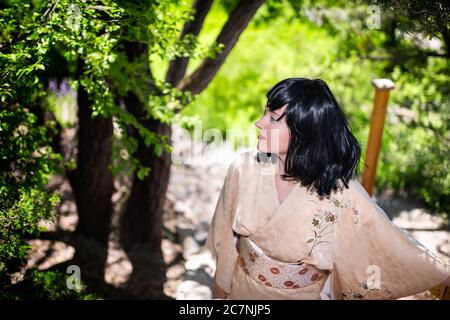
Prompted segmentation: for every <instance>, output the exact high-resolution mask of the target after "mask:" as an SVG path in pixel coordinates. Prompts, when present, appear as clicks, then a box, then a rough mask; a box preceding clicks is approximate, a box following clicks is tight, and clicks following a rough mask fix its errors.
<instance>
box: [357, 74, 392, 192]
mask: <svg viewBox="0 0 450 320" xmlns="http://www.w3.org/2000/svg"><path fill="white" fill-rule="evenodd" d="M372 85H373V86H374V87H375V98H374V101H373V110H372V118H371V121H370V133H369V141H368V143H367V150H366V159H365V162H366V164H367V167H365V168H364V172H363V180H362V185H363V187H364V189H366V191H367V193H368V194H369V195H372V193H373V187H374V185H375V175H376V170H377V161H378V155H379V153H380V147H381V137H382V136H383V128H384V121H385V119H386V110H387V103H388V99H389V92H390V91H391V90H392V89H394V83H393V82H392V81H391V80H389V79H374V80H372Z"/></svg>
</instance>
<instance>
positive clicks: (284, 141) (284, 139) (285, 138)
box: [280, 129, 290, 151]
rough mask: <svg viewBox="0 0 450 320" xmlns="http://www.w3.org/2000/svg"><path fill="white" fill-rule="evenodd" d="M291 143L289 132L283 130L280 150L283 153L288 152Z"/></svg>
mask: <svg viewBox="0 0 450 320" xmlns="http://www.w3.org/2000/svg"><path fill="white" fill-rule="evenodd" d="M289 141H290V134H289V130H288V129H285V130H281V132H280V149H281V150H283V151H287V149H288V146H289Z"/></svg>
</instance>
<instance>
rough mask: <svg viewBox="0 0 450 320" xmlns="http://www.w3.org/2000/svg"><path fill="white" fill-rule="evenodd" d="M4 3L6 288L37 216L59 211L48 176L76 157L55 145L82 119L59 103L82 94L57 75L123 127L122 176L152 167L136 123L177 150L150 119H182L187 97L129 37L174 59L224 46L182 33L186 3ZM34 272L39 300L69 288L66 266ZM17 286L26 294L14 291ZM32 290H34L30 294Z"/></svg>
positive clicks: (0, 276) (0, 282)
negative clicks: (135, 101)
mask: <svg viewBox="0 0 450 320" xmlns="http://www.w3.org/2000/svg"><path fill="white" fill-rule="evenodd" d="M0 6H1V8H2V10H1V11H0V70H2V72H1V73H0V103H1V109H0V145H1V148H0V178H1V180H0V291H2V292H3V291H4V288H6V287H8V288H9V286H10V282H11V275H12V274H13V273H16V272H19V271H20V270H21V268H22V267H23V265H24V264H25V262H26V258H27V253H28V252H29V249H30V247H29V244H28V243H27V241H26V239H29V238H32V237H33V236H36V235H37V234H38V232H39V231H40V229H39V227H38V225H39V222H41V221H45V220H49V219H52V218H53V208H54V206H55V205H56V204H57V202H58V196H57V195H56V194H50V193H48V192H47V191H46V190H45V185H46V183H47V180H48V177H49V175H51V174H53V173H59V174H64V170H65V168H70V167H72V166H73V165H72V163H71V162H70V161H72V159H69V160H68V161H69V162H68V163H64V161H63V159H62V157H61V155H60V154H55V150H54V149H53V148H52V147H51V144H52V137H53V136H54V135H55V134H57V127H58V125H60V126H63V127H64V126H74V124H75V123H74V122H73V121H72V122H70V121H69V122H64V121H63V117H62V113H61V109H60V107H61V106H60V105H59V104H60V103H62V102H64V103H67V104H72V105H73V104H74V103H75V101H74V98H73V96H71V97H70V96H69V97H61V96H58V94H56V93H55V92H54V88H52V87H51V86H50V82H51V81H54V80H56V82H57V84H61V83H62V81H63V80H67V81H68V84H69V86H70V88H71V90H77V89H78V88H79V86H82V87H83V88H84V89H85V90H86V92H87V93H88V95H89V100H90V106H91V108H92V111H93V116H94V117H97V116H101V117H112V118H113V120H114V123H115V124H116V126H115V128H116V129H117V130H116V135H115V141H114V156H113V157H112V159H111V170H112V171H113V172H114V173H115V174H118V173H120V172H122V171H123V170H125V168H126V167H127V168H131V170H132V171H134V170H137V172H138V177H139V178H140V179H143V178H144V177H145V176H146V175H147V174H148V173H149V171H150V169H151V168H146V167H143V166H142V165H141V164H140V163H139V161H137V159H135V158H134V157H133V154H134V152H135V151H136V148H137V142H136V140H135V139H134V138H132V137H131V136H130V135H129V134H128V133H129V130H130V127H131V128H134V129H135V130H136V131H137V132H138V133H139V134H140V135H141V136H142V137H143V139H144V141H145V144H146V145H147V146H153V148H154V150H155V152H156V153H157V154H159V155H160V154H161V153H162V150H163V149H165V150H167V151H169V152H170V145H169V143H168V139H169V137H166V136H158V135H157V134H155V133H154V132H152V131H151V130H150V128H148V127H146V126H145V125H144V124H143V123H144V122H143V120H145V119H150V118H156V119H159V120H161V121H163V122H166V123H171V122H172V121H180V122H183V121H184V119H185V117H182V116H181V115H177V114H176V111H177V109H179V108H180V106H181V105H182V104H185V103H186V101H187V100H188V97H189V95H188V94H186V93H182V92H179V91H178V90H177V89H174V88H171V87H169V86H168V85H167V84H166V83H164V82H163V81H155V82H154V84H153V87H150V86H149V85H148V83H149V80H151V74H150V73H149V72H148V71H149V69H148V68H149V66H150V65H149V63H150V61H149V59H148V57H147V58H146V57H145V55H144V56H143V59H136V60H135V61H128V59H127V58H126V56H125V52H126V48H125V47H124V43H127V41H128V42H134V43H138V42H141V43H147V44H148V50H149V54H151V55H156V56H168V57H176V56H189V55H193V56H197V57H202V56H205V55H214V53H215V52H216V51H217V48H216V46H211V47H204V46H203V47H202V46H201V45H200V44H199V43H198V42H197V41H196V40H195V39H192V38H186V39H183V40H179V39H178V35H179V33H180V30H181V29H180V28H181V27H182V26H183V23H184V22H185V21H186V20H188V19H191V18H192V12H191V10H190V9H189V6H190V5H189V4H188V3H187V2H185V1H178V0H171V1H158V2H153V1H150V2H149V1H135V2H129V1H109V0H104V1H85V0H74V1H72V0H70V1H69V0H60V1H54V2H49V1H44V0H37V1H31V0H30V1H17V0H9V1H2V2H1V4H0ZM124 80H125V81H124ZM129 91H133V92H134V93H135V94H136V95H137V96H138V97H139V99H140V100H141V101H142V102H143V103H144V105H145V114H144V118H145V119H137V118H136V117H134V116H132V115H131V114H129V113H128V112H127V111H126V110H125V109H124V108H123V107H122V106H121V105H120V103H118V101H120V99H121V98H122V97H123V96H125V95H126V94H128V92H129ZM52 112H53V113H55V117H54V118H56V121H59V123H57V122H55V121H54V120H49V118H48V116H47V115H48V114H49V113H52ZM70 112H72V113H74V111H73V110H72V111H70ZM118 155H119V156H118ZM65 160H67V159H65ZM122 160H123V161H122ZM26 277H27V278H26V279H24V280H23V281H22V282H20V283H21V285H27V288H28V289H27V290H28V291H29V290H41V289H42V290H43V291H42V292H41V294H40V295H39V294H37V293H35V294H36V297H38V298H45V296H46V295H47V296H48V298H62V297H63V296H70V294H69V293H67V292H66V293H64V292H63V289H62V287H63V286H62V285H61V286H60V287H58V281H59V280H58V279H60V280H61V279H62V278H61V276H60V275H58V274H54V273H45V274H39V272H38V271H36V272H31V273H29V274H27V275H26ZM53 280H54V281H56V282H55V288H54V289H52V288H51V283H52V281H53ZM61 281H62V280H61ZM13 287H14V286H13ZM33 288H34V289H33ZM39 288H41V289H39ZM28 291H27V292H28ZM59 291H60V292H59ZM10 292H16V293H17V294H19V293H18V291H14V289H11V290H10ZM58 292H59V293H58ZM27 294H29V295H30V296H33V294H32V293H31V292H28V293H27ZM59 294H61V295H59ZM8 297H9V298H11V297H12V296H11V295H9V296H8ZM17 297H18V298H20V297H21V296H20V295H18V296H17Z"/></svg>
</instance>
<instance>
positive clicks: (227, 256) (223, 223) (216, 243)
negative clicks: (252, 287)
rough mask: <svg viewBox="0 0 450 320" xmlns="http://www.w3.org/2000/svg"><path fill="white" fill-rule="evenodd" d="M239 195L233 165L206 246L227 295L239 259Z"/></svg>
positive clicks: (221, 194)
mask: <svg viewBox="0 0 450 320" xmlns="http://www.w3.org/2000/svg"><path fill="white" fill-rule="evenodd" d="M237 193H238V172H237V170H236V169H235V168H234V166H233V164H232V165H230V167H229V168H228V171H227V175H226V178H225V181H224V183H223V186H222V189H221V192H220V195H219V200H218V201H217V205H216V208H215V211H214V215H213V218H212V221H211V224H210V227H209V230H208V237H207V240H206V244H205V246H206V247H207V248H208V249H209V250H210V251H211V253H212V255H213V256H214V257H215V258H216V282H217V284H218V285H219V286H220V287H221V288H222V289H223V290H224V291H225V292H227V293H230V291H231V282H232V278H233V273H234V267H235V265H236V263H237V259H238V252H237V249H236V237H235V235H234V232H233V229H232V219H233V217H234V214H233V213H234V212H235V210H236V205H237Z"/></svg>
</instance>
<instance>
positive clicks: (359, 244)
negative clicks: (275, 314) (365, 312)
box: [332, 182, 450, 299]
mask: <svg viewBox="0 0 450 320" xmlns="http://www.w3.org/2000/svg"><path fill="white" fill-rule="evenodd" d="M352 193H353V201H350V205H349V206H348V207H346V208H343V209H342V210H343V211H342V215H341V217H340V218H341V220H340V221H339V223H338V229H337V232H336V242H335V251H334V260H333V270H332V283H333V285H332V286H333V288H332V298H333V299H397V298H400V297H404V296H409V295H412V294H417V293H420V292H423V291H426V290H428V289H430V288H432V287H434V286H436V285H439V284H441V283H442V282H444V281H445V280H446V279H447V278H448V277H449V276H450V266H449V265H447V264H445V263H444V262H442V261H441V260H439V258H437V257H436V256H435V255H434V254H433V253H432V252H431V251H429V250H428V249H427V248H426V247H424V246H423V245H422V244H421V243H419V242H418V241H416V240H415V239H414V238H412V236H410V235H409V234H408V233H407V232H406V231H404V230H402V229H400V228H399V227H397V226H396V225H395V224H393V223H392V222H391V221H390V219H389V218H388V217H387V215H386V214H385V212H384V211H383V210H382V209H381V208H380V207H379V206H378V205H377V204H376V203H375V202H374V201H373V200H372V199H371V198H370V196H369V195H368V193H367V192H366V191H365V189H364V188H363V187H362V186H361V184H359V183H358V182H355V184H354V188H353V191H352Z"/></svg>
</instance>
